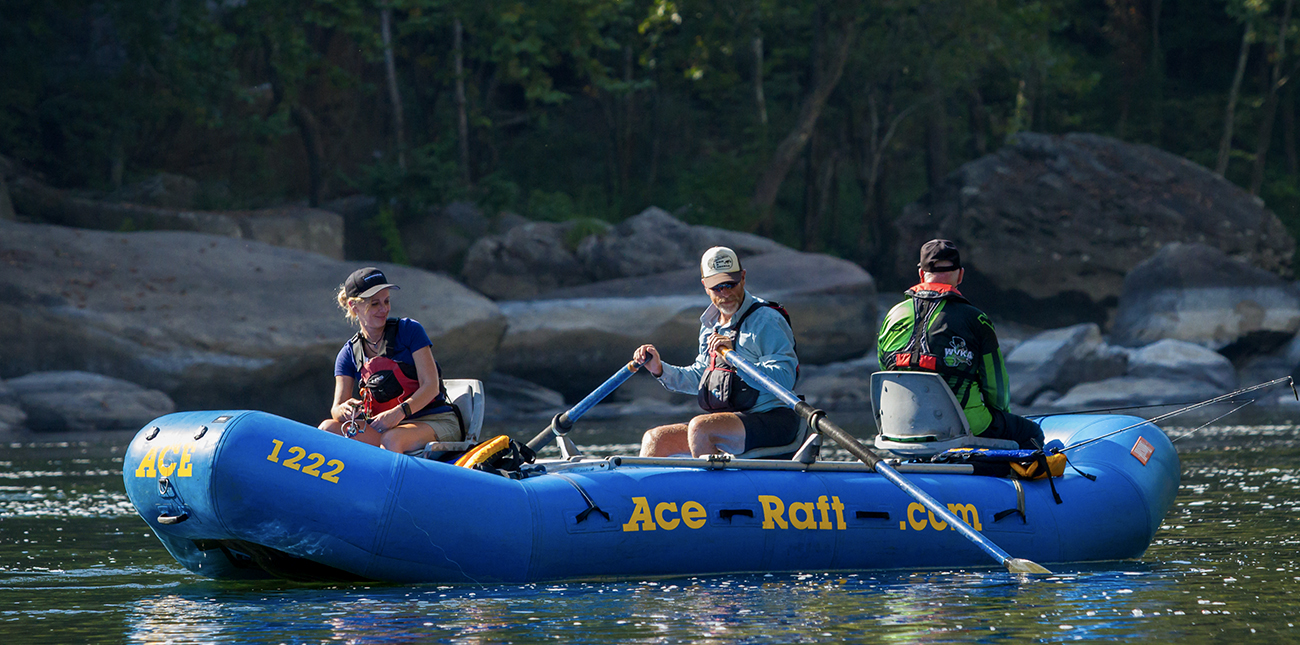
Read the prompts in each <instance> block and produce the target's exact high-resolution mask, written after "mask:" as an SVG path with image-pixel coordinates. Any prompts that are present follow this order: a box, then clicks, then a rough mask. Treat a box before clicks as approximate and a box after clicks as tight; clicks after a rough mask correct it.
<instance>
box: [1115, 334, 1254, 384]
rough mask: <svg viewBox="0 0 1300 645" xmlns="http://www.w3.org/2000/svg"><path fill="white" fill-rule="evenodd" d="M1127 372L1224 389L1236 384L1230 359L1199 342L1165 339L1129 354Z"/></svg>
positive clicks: (1235, 376) (1140, 376) (1139, 376)
mask: <svg viewBox="0 0 1300 645" xmlns="http://www.w3.org/2000/svg"><path fill="white" fill-rule="evenodd" d="M1128 375H1129V376H1136V377H1138V378H1163V379H1171V380H1175V381H1201V382H1204V383H1208V384H1210V385H1213V386H1214V387H1216V388H1218V389H1219V390H1221V391H1222V392H1227V391H1229V390H1232V389H1234V388H1236V387H1237V372H1236V370H1235V369H1234V368H1233V367H1232V361H1229V360H1228V359H1227V358H1226V357H1224V356H1223V355H1222V354H1219V353H1218V352H1214V351H1211V350H1208V349H1206V348H1204V347H1201V346H1200V345H1195V344H1193V343H1188V342H1185V341H1181V340H1173V339H1169V338H1166V339H1165V340H1161V341H1156V342H1154V343H1151V344H1150V345H1147V346H1146V347H1143V348H1141V349H1138V350H1134V351H1133V352H1132V353H1131V354H1129V359H1128Z"/></svg>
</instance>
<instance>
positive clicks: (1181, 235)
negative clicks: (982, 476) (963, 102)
mask: <svg viewBox="0 0 1300 645" xmlns="http://www.w3.org/2000/svg"><path fill="white" fill-rule="evenodd" d="M897 230H898V235H899V240H898V242H899V243H898V244H897V245H896V246H895V248H896V249H897V253H898V256H897V257H896V260H895V266H896V267H897V271H898V272H899V275H900V276H901V277H902V278H904V279H905V280H908V279H910V278H911V276H914V275H915V274H916V266H915V265H916V253H917V250H918V249H919V248H920V247H921V245H922V244H923V243H925V241H926V240H929V239H931V238H934V237H945V238H949V239H952V240H954V241H956V242H957V244H958V246H959V247H960V248H961V251H962V263H963V265H965V266H966V268H967V279H966V283H965V284H963V285H962V291H963V293H965V294H966V295H968V296H969V297H970V298H971V299H972V301H973V302H977V303H979V304H980V306H981V307H983V308H985V310H986V311H990V312H994V313H996V314H999V315H1002V316H1005V317H1008V318H1011V319H1013V320H1018V321H1020V322H1025V323H1029V324H1035V325H1038V326H1041V327H1061V326H1065V325H1070V324H1074V323H1077V322H1079V321H1092V322H1097V323H1104V322H1105V321H1106V320H1107V318H1108V316H1109V314H1110V313H1111V312H1112V311H1113V308H1114V307H1115V303H1116V302H1117V299H1118V298H1119V295H1120V292H1121V290H1122V288H1123V285H1124V276H1125V275H1126V274H1127V273H1128V272H1129V270H1130V269H1132V268H1133V267H1135V266H1137V265H1138V264H1139V263H1140V262H1142V261H1143V260H1145V259H1146V258H1148V257H1150V256H1151V254H1152V253H1154V252H1155V251H1156V250H1157V249H1158V248H1159V247H1161V246H1163V245H1165V244H1168V243H1170V242H1199V243H1203V244H1207V245H1210V246H1213V247H1215V248H1218V249H1220V250H1222V251H1223V252H1225V253H1227V254H1228V255H1230V256H1232V257H1234V258H1240V259H1243V260H1245V261H1247V262H1248V263H1250V264H1252V265H1254V266H1257V267H1261V268H1263V269H1265V270H1267V271H1271V272H1275V273H1279V274H1282V275H1289V273H1290V270H1291V265H1290V262H1291V255H1292V252H1293V250H1294V248H1295V243H1294V241H1293V239H1292V238H1291V236H1290V235H1289V234H1287V232H1286V230H1285V229H1284V227H1283V226H1282V223H1281V222H1280V221H1279V220H1278V218H1277V217H1276V216H1275V215H1274V214H1273V213H1272V212H1270V211H1268V210H1267V209H1265V208H1264V207H1263V205H1262V203H1261V202H1259V201H1258V200H1257V199H1255V198H1253V197H1252V196H1251V195H1249V194H1248V193H1246V192H1245V191H1243V190H1241V189H1240V188H1238V187H1236V186H1234V185H1233V184H1231V183H1229V182H1228V181H1226V180H1224V179H1222V178H1221V177H1219V176H1217V175H1215V174H1214V173H1212V172H1210V171H1209V170H1206V169H1205V168H1202V167H1200V166H1198V165H1196V164H1193V163H1191V162H1189V161H1187V160H1185V159H1183V158H1180V157H1177V156H1174V155H1171V154H1169V153H1166V152H1162V151H1160V150H1158V149H1156V148H1153V147H1150V146H1144V145H1133V144H1127V143H1123V142H1121V141H1118V140H1115V139H1110V138H1107V137H1102V136H1097V135H1091V134H1070V135H1064V136H1055V135H1042V134H1032V133H1022V134H1019V135H1017V136H1016V138H1015V141H1014V142H1012V143H1011V144H1008V145H1007V146H1005V147H1003V148H1002V149H1001V150H999V151H998V152H997V153H995V154H991V155H988V156H985V157H982V158H980V159H977V160H975V161H972V162H970V163H967V164H965V165H963V166H962V167H961V168H959V169H958V170H956V171H955V172H953V173H952V174H951V175H949V176H948V177H947V178H946V179H945V180H944V182H943V183H942V184H941V185H940V186H938V187H936V188H935V189H934V190H933V191H932V192H931V193H930V194H928V195H927V196H926V197H925V198H923V199H922V200H921V201H919V202H917V203H914V204H910V205H908V206H907V208H906V209H904V212H903V215H902V216H901V217H900V218H899V220H898V222H897Z"/></svg>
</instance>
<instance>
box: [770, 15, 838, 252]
mask: <svg viewBox="0 0 1300 645" xmlns="http://www.w3.org/2000/svg"><path fill="white" fill-rule="evenodd" d="M856 31H857V30H856V28H855V26H854V24H853V23H852V22H846V23H845V25H844V30H843V32H842V33H841V34H840V42H839V46H838V47H837V48H836V50H835V52H834V53H833V54H832V55H831V59H830V61H829V64H828V65H827V66H826V69H825V70H824V73H821V74H819V75H818V76H819V78H818V82H817V84H816V86H814V88H813V91H812V92H811V93H810V94H809V95H808V96H807V97H806V98H805V99H804V102H803V105H802V106H801V107H800V109H799V118H798V119H797V120H796V122H795V126H794V129H793V130H791V131H790V133H789V134H787V135H786V137H785V138H784V139H782V140H781V143H780V144H778V145H777V147H776V151H775V152H773V153H772V158H771V160H770V161H769V162H768V164H767V168H766V169H765V170H764V171H763V174H762V175H761V176H760V177H759V180H758V184H757V185H756V186H755V188H754V197H753V200H752V201H751V204H752V205H753V207H754V211H755V212H756V213H757V214H758V220H757V224H758V226H757V227H756V228H758V229H759V230H765V231H766V230H770V229H771V225H772V222H771V218H772V207H773V205H774V204H775V203H776V195H777V193H778V192H779V191H780V190H781V184H782V183H784V182H785V177H786V175H787V174H789V172H790V167H791V166H793V165H794V162H795V161H796V160H797V159H798V158H799V154H800V152H802V151H803V149H804V146H805V145H807V143H808V139H809V137H811V136H812V133H813V128H814V127H815V126H816V125H817V119H818V118H819V117H820V116H821V113H822V109H823V108H825V107H826V101H827V100H828V99H830V96H831V92H833V91H835V86H836V85H838V84H839V82H840V77H841V76H843V75H844V65H845V63H847V62H848V60H849V53H850V52H851V51H852V45H853V38H854V36H855V35H856Z"/></svg>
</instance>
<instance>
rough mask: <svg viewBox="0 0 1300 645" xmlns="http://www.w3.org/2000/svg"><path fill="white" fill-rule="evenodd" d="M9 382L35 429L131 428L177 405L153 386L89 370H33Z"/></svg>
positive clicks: (46, 430) (54, 430)
mask: <svg viewBox="0 0 1300 645" xmlns="http://www.w3.org/2000/svg"><path fill="white" fill-rule="evenodd" d="M9 387H11V388H12V389H13V391H14V392H15V393H16V394H17V396H18V400H19V401H20V402H21V403H22V407H23V410H25V411H26V412H27V427H28V428H29V429H31V430H33V431H35V432H65V431H81V430H133V429H137V428H139V427H140V426H143V425H144V424H146V423H148V422H149V421H152V420H153V419H156V418H158V417H160V416H162V415H164V414H169V413H171V412H175V411H176V404H174V403H172V400H171V399H170V398H168V396H167V395H166V394H163V393H162V392H159V391H158V390H150V389H146V388H143V387H140V386H139V385H136V384H135V383H131V382H129V381H124V380H122V379H116V378H112V377H108V376H104V375H102V374H91V373H89V372H33V373H31V374H28V375H26V376H20V377H18V378H16V379H12V380H10V381H9Z"/></svg>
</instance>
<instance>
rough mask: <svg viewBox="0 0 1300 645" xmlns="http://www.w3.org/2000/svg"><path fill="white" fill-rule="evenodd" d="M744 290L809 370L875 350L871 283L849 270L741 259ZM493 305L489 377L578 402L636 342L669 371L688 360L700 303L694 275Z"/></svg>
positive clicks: (704, 301) (839, 263) (808, 262)
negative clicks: (498, 334)
mask: <svg viewBox="0 0 1300 645" xmlns="http://www.w3.org/2000/svg"><path fill="white" fill-rule="evenodd" d="M741 263H742V264H743V265H744V267H745V271H746V288H747V289H748V291H749V292H750V293H753V294H755V295H757V296H759V297H762V298H765V299H768V300H775V301H777V302H779V303H781V304H782V305H784V306H785V307H786V309H787V310H788V311H789V313H790V318H791V320H792V322H793V328H794V332H795V339H796V341H797V342H798V353H799V359H800V361H801V363H803V364H809V365H816V364H821V363H829V362H834V361H839V360H845V359H849V358H854V357H858V356H862V355H863V354H864V353H866V352H867V351H869V350H870V349H871V348H872V347H873V346H874V345H875V334H876V327H875V319H876V312H875V304H876V292H875V282H874V281H873V280H872V279H871V276H870V275H869V274H868V273H867V272H866V271H863V270H862V269H861V267H858V266H857V265H856V264H853V263H851V262H847V261H844V260H839V259H836V258H832V257H829V256H824V255H815V254H808V253H796V252H783V253H767V254H764V255H759V256H753V257H751V258H746V259H743V260H742V261H741ZM551 295H552V296H553V299H547V300H532V301H512V302H504V303H501V310H502V311H503V312H504V313H505V315H506V316H507V317H508V318H509V319H510V324H509V329H508V331H507V332H506V336H505V338H504V339H503V340H502V342H501V351H500V353H499V354H498V357H497V369H498V370H499V371H501V372H504V373H506V374H510V375H513V376H516V377H519V378H524V379H527V380H529V381H533V382H535V383H541V384H543V385H546V386H547V387H551V388H554V389H557V390H559V391H561V392H563V393H564V394H565V396H566V397H569V398H570V399H571V400H576V398H575V397H581V396H585V395H586V394H587V393H588V392H590V391H591V390H592V389H594V388H595V387H596V386H597V385H599V384H600V383H601V382H603V381H604V380H605V379H606V378H608V377H609V375H611V374H613V373H614V371H615V370H617V369H618V367H619V366H620V365H622V364H624V363H626V362H627V361H628V360H629V359H631V358H632V351H633V350H634V349H636V348H637V347H638V346H640V345H641V344H642V343H652V344H654V345H655V346H656V347H657V348H659V349H660V352H661V355H662V356H663V358H664V360H667V361H668V362H669V363H672V364H674V365H684V364H689V363H691V362H692V361H694V360H695V355H696V351H697V349H698V348H697V346H696V343H697V340H698V335H699V329H700V322H699V318H700V314H701V313H703V311H704V309H705V308H706V307H708V304H709V301H708V298H707V297H706V296H705V295H704V290H703V287H702V286H700V280H699V270H698V269H697V268H694V267H692V268H689V269H683V270H679V271H672V272H668V273H660V274H656V275H652V276H647V277H644V278H623V279H620V280H610V281H607V282H602V283H596V284H591V285H585V286H582V287H575V288H571V289H564V290H557V291H554V292H552V293H551Z"/></svg>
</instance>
